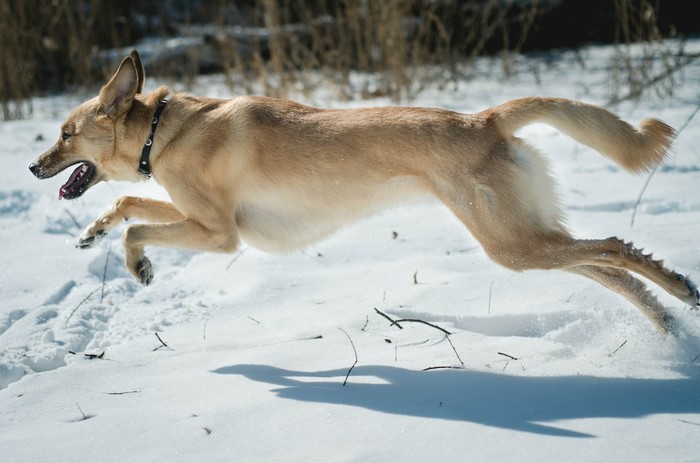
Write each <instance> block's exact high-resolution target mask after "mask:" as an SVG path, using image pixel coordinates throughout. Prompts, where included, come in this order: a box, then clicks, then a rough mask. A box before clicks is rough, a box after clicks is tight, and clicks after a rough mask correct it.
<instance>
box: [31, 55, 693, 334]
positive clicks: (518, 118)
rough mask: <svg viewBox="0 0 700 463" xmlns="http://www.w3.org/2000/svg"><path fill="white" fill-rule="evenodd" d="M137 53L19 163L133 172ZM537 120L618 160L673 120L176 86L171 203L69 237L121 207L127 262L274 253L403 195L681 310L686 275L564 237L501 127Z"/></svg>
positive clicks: (86, 238)
mask: <svg viewBox="0 0 700 463" xmlns="http://www.w3.org/2000/svg"><path fill="white" fill-rule="evenodd" d="M143 76H144V74H143V68H142V65H141V61H140V59H139V57H138V54H137V53H135V52H134V53H132V54H131V56H129V57H127V58H125V59H124V61H123V62H122V65H121V66H120V68H119V70H118V71H117V73H116V74H115V76H114V77H113V78H112V80H111V81H110V82H109V83H108V84H107V85H105V87H104V88H103V89H102V91H101V92H100V96H98V97H97V98H95V99H93V100H90V101H87V102H86V103H83V104H82V105H80V106H79V107H78V108H77V109H75V110H74V111H73V113H72V114H71V115H70V116H69V118H68V120H67V121H66V123H65V124H64V130H67V131H68V133H67V135H68V140H67V141H63V140H59V141H58V142H57V143H56V145H55V146H54V147H52V148H51V149H50V150H49V151H47V152H46V153H44V154H43V155H41V156H40V157H39V159H38V160H37V161H36V162H35V163H34V164H32V166H31V169H32V171H33V172H34V173H35V174H36V175H37V176H38V177H39V178H47V177H50V176H53V175H55V174H56V173H58V172H59V171H61V170H63V169H65V168H66V167H68V166H70V165H72V164H75V163H76V162H79V161H85V162H88V163H90V164H92V165H94V166H95V168H96V172H97V174H96V176H95V179H91V180H90V182H89V184H87V185H86V189H87V188H89V187H90V186H92V185H93V184H95V183H97V182H98V181H101V180H107V179H114V180H132V181H138V180H141V177H140V175H139V174H138V173H137V172H136V168H137V164H138V159H139V156H140V153H141V149H142V147H143V144H144V141H145V140H146V138H147V136H148V134H149V132H150V119H151V117H152V115H153V113H154V111H155V106H156V103H157V101H158V100H160V99H161V98H163V97H165V96H166V95H167V93H168V90H167V89H165V88H163V87H161V88H159V89H157V90H156V91H155V92H152V93H150V94H142V93H141V89H142V88H143V79H144V77H143ZM533 122H544V123H547V124H550V125H552V126H554V127H555V128H557V129H558V130H560V131H561V132H563V133H565V134H566V135H568V136H570V137H572V138H574V139H576V140H578V141H579V142H581V143H583V144H585V145H588V146H590V147H592V148H594V149H596V150H598V151H600V152H601V153H602V154H603V155H605V156H607V157H608V158H610V159H611V160H613V161H614V162H616V163H618V164H620V165H621V166H622V167H624V168H625V169H627V170H630V171H633V172H636V171H642V170H647V169H649V168H651V167H653V166H655V165H657V164H658V163H659V162H661V161H662V160H663V158H664V156H665V154H666V151H667V149H668V148H669V146H670V144H671V142H672V139H673V136H674V131H673V129H672V128H671V127H669V126H667V125H666V124H664V123H663V122H661V121H658V120H655V119H647V120H645V121H643V122H642V124H641V125H640V128H639V129H635V128H633V127H631V126H630V125H629V124H627V123H626V122H623V121H621V120H620V119H619V118H618V117H617V116H615V115H614V114H612V113H610V112H608V111H606V110H605V109H602V108H599V107H596V106H592V105H588V104H584V103H580V102H575V101H570V100H566V99H557V98H523V99H517V100H512V101H509V102H507V103H505V104H503V105H501V106H498V107H495V108H491V109H488V110H486V111H483V112H481V113H478V114H473V115H467V114H460V113H456V112H452V111H446V110H441V109H426V108H407V107H386V108H371V109H353V110H325V109H318V108H313V107H309V106H304V105H301V104H298V103H294V102H292V101H286V100H277V99H271V98H263V97H240V98H236V99H233V100H216V99H210V98H202V97H195V96H191V95H186V94H180V93H178V94H175V95H173V96H172V97H171V98H170V101H169V102H168V103H167V105H166V107H165V109H164V112H163V114H162V116H161V122H160V124H159V126H158V129H157V131H156V135H155V140H154V143H153V150H152V152H151V156H150V160H151V166H152V171H153V176H154V178H155V179H156V181H157V182H158V183H159V184H161V185H162V186H163V187H164V188H165V189H166V190H167V192H168V194H169V195H170V198H171V200H172V203H167V202H161V201H154V200H150V199H144V198H133V197H124V198H121V199H119V200H118V201H117V202H116V203H115V205H114V206H113V207H112V208H111V209H109V210H108V211H107V212H106V213H105V214H103V215H102V216H101V217H100V218H98V219H97V220H96V221H95V222H94V223H92V224H91V225H90V226H88V227H87V229H86V230H85V232H83V234H82V235H81V236H80V238H79V240H78V246H79V247H90V246H92V245H94V244H95V243H96V242H97V241H99V239H100V238H101V237H102V236H104V234H106V232H108V231H109V230H111V229H113V228H115V227H116V226H118V225H119V223H120V222H121V221H122V220H124V219H130V218H140V219H143V220H145V221H148V222H152V223H150V224H134V225H130V226H128V227H127V228H126V230H125V231H124V234H123V243H124V247H125V249H126V265H127V267H128V268H129V270H130V271H131V272H132V273H133V274H134V275H135V276H136V278H138V279H139V280H140V281H141V282H142V283H145V284H149V283H150V282H151V279H152V278H153V271H152V268H151V264H150V261H149V260H148V259H147V258H146V257H145V254H144V247H145V246H151V245H156V246H171V247H180V248H188V249H198V250H204V251H221V252H231V251H234V250H235V249H236V248H237V246H238V245H239V242H240V240H245V241H246V242H248V243H250V244H251V245H253V246H256V247H259V248H261V249H264V250H269V251H286V250H291V249H296V248H299V247H303V246H305V245H308V244H309V243H312V242H314V241H316V240H319V239H321V238H323V237H325V236H327V235H328V234H330V233H332V232H333V231H335V230H337V229H338V228H339V227H342V226H344V225H346V224H348V223H350V222H352V221H354V220H357V219H358V218H361V217H364V216H367V215H370V214H372V213H374V212H376V211H378V210H380V209H382V208H385V207H387V206H391V205H393V204H397V203H401V202H405V201H407V200H410V199H412V198H413V197H415V196H420V195H432V196H434V197H437V198H438V199H440V200H441V201H442V202H443V203H444V204H446V205H447V206H448V207H449V208H450V209H451V210H452V211H453V212H454V213H455V214H456V216H457V217H458V218H459V219H460V220H461V221H462V222H463V223H464V224H465V225H466V227H467V228H468V229H469V230H470V232H471V233H472V234H473V235H474V237H475V238H476V239H477V240H478V241H479V242H480V243H481V245H482V246H483V248H484V250H485V251H486V253H487V254H488V255H489V256H490V257H491V258H492V259H493V260H494V261H496V262H498V263H499V264H501V265H503V266H505V267H508V268H510V269H513V270H518V271H520V270H527V269H562V270H566V271H569V272H573V273H576V274H580V275H583V276H586V277H588V278H591V279H593V280H594V281H597V282H599V283H601V284H602V285H604V286H605V287H607V288H609V289H611V290H613V291H615V292H617V293H619V294H620V295H622V296H623V297H625V298H626V299H628V300H629V301H630V302H632V303H633V304H634V305H636V306H637V307H638V308H639V309H640V310H641V311H642V312H643V313H644V314H645V315H646V316H647V317H648V318H649V319H650V320H651V321H652V322H653V323H654V324H655V325H656V327H657V328H658V329H659V330H660V331H662V332H664V333H665V332H668V331H669V330H670V329H671V325H670V323H671V316H670V314H669V313H668V312H667V311H666V309H664V307H663V306H662V305H661V304H660V303H659V302H658V301H657V299H656V298H655V297H654V296H653V295H652V294H651V293H649V292H648V290H647V289H646V287H645V285H644V283H642V282H641V281H640V280H638V279H637V278H635V277H633V276H632V275H631V274H630V273H629V272H634V273H637V274H639V275H641V276H643V277H644V278H647V279H649V280H650V281H652V282H653V283H655V284H657V285H659V286H660V287H661V288H663V289H664V290H666V291H667V292H668V293H669V294H671V295H673V296H675V297H677V298H678V299H680V300H681V301H683V302H686V303H688V304H691V305H692V306H696V305H697V304H698V292H697V289H696V286H695V285H694V284H693V283H692V282H691V281H690V280H688V279H687V278H686V277H684V276H682V275H680V274H678V273H675V272H673V271H671V270H668V269H666V268H665V267H664V266H663V265H662V263H661V262H659V261H654V260H652V259H651V258H650V256H645V255H643V254H642V253H641V252H640V251H639V250H637V249H635V248H634V247H633V246H632V245H631V244H627V243H624V242H622V241H621V240H619V239H617V238H614V237H613V238H608V239H603V240H578V239H575V238H573V237H572V236H571V235H570V233H569V232H568V231H567V230H566V229H565V227H564V226H563V224H562V218H561V214H560V211H559V206H558V203H557V200H556V195H555V193H554V186H553V184H554V181H553V179H552V178H551V176H550V174H549V173H548V169H547V163H546V161H545V159H544V158H543V157H542V156H541V155H540V154H539V153H538V152H537V151H536V150H534V149H533V148H532V147H530V146H529V145H527V144H526V143H525V142H523V141H522V140H520V139H518V138H516V137H515V136H514V135H513V133H514V132H515V131H516V130H517V129H519V128H520V127H522V126H524V125H527V124H530V123H533Z"/></svg>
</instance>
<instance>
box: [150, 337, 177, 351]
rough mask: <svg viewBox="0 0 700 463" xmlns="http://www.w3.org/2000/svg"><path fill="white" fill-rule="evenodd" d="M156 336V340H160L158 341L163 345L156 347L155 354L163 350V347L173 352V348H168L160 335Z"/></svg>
mask: <svg viewBox="0 0 700 463" xmlns="http://www.w3.org/2000/svg"><path fill="white" fill-rule="evenodd" d="M154 334H155V335H156V338H158V340H159V341H160V343H161V344H162V345H161V346H158V347H156V348H155V349H153V352H155V351H157V350H158V349H162V348H163V347H165V348H166V349H170V350H173V348H172V347H170V346H168V345H167V344H166V343H165V341H163V340H162V339H161V338H160V336H159V335H158V333H154Z"/></svg>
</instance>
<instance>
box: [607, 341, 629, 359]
mask: <svg viewBox="0 0 700 463" xmlns="http://www.w3.org/2000/svg"><path fill="white" fill-rule="evenodd" d="M625 344H627V339H625V340H624V342H623V343H622V344H620V347H618V348H617V349H615V350H614V351H612V352H611V353H609V354H608V357H612V356H613V355H615V354H617V351H618V350H620V349H622V346H624V345H625Z"/></svg>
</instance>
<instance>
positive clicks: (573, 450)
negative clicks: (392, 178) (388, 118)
mask: <svg viewBox="0 0 700 463" xmlns="http://www.w3.org/2000/svg"><path fill="white" fill-rule="evenodd" d="M697 49H700V42H698V41H694V42H691V43H689V45H688V47H687V51H688V52H692V51H693V50H695V51H698V50H697ZM610 54H611V49H610V48H608V47H597V48H590V49H587V50H584V51H583V58H584V61H585V62H586V63H588V64H587V65H586V66H585V67H582V66H581V64H580V60H578V59H577V58H578V57H577V56H576V55H575V54H574V53H572V52H571V53H567V52H563V53H561V54H559V55H557V56H556V59H552V60H550V61H543V60H540V61H538V60H536V59H527V58H523V57H518V58H517V59H516V62H514V63H513V66H514V69H519V70H520V71H521V72H520V73H518V74H516V75H515V76H514V77H513V78H511V79H505V78H504V77H503V76H502V74H501V71H500V69H499V67H498V66H497V65H494V64H493V62H491V61H489V60H482V61H480V62H479V63H477V67H476V70H475V72H476V74H477V77H476V78H474V79H471V80H469V81H466V80H465V81H461V82H457V83H455V84H454V86H450V87H449V88H446V89H440V88H437V87H434V86H426V88H425V89H424V90H423V91H422V92H421V93H420V94H419V95H418V96H417V98H416V99H415V101H413V102H411V104H413V105H418V106H440V107H447V108H451V109H457V110H461V111H464V112H475V111H479V110H481V109H484V108H486V107H489V106H493V105H497V104H500V103H502V102H504V101H506V100H507V99H509V98H514V97H520V96H529V95H547V96H563V97H569V98H576V99H582V100H585V101H587V102H591V103H597V104H604V103H605V101H606V99H607V98H608V97H610V95H609V94H608V92H609V90H610V85H609V81H608V74H607V64H608V63H609V62H610ZM533 69H535V70H536V71H537V72H536V73H535V72H532V70H533ZM158 83H159V82H156V81H155V80H151V81H149V82H148V85H149V86H151V87H150V88H154V87H155V86H156V85H157V84H158ZM699 85H700V65H698V64H697V63H696V64H693V65H691V66H689V67H687V68H686V69H685V70H684V71H682V73H681V74H680V75H679V76H678V82H677V88H676V94H675V95H674V96H672V97H664V98H655V97H653V96H650V97H645V98H643V99H642V100H640V101H637V102H629V103H623V104H621V105H619V106H617V107H615V108H614V109H615V110H616V111H617V112H618V113H619V114H620V115H621V116H623V117H624V118H625V119H626V120H628V121H630V122H632V123H638V122H639V121H640V120H642V119H643V118H645V117H650V116H653V117H659V118H661V119H663V120H665V121H666V122H668V123H669V124H671V125H673V126H675V127H682V126H683V125H684V124H685V123H686V122H687V120H688V118H689V117H691V115H692V114H693V111H695V109H696V106H697V103H698V88H700V87H699ZM196 93H200V94H207V95H212V96H227V95H228V91H227V90H226V89H225V86H224V85H223V78H221V77H220V76H214V77H210V78H202V79H200V81H199V88H198V89H197V91H196ZM84 96H85V95H80V96H76V95H61V96H58V97H52V98H46V99H42V100H37V101H35V102H34V107H35V110H34V114H33V116H32V118H31V119H29V120H25V121H16V122H4V123H1V124H0V143H1V145H2V147H3V149H2V150H1V151H0V160H1V161H2V164H3V165H4V166H5V168H4V169H2V171H0V243H2V244H0V246H1V249H2V256H3V262H4V265H3V266H2V267H0V448H1V449H2V450H1V451H0V452H1V453H0V455H1V457H0V458H2V460H3V461H7V462H10V461H12V462H15V461H16V462H20V461H74V462H96V461H107V462H110V461H114V462H123V461H171V462H179V461H205V460H206V461H246V462H247V461H333V462H335V461H470V462H472V461H487V462H492V461H526V462H527V461H538V462H539V461H558V460H562V459H566V460H567V461H572V462H576V461H635V462H644V461H698V460H699V459H700V443H699V442H700V441H699V439H698V436H699V435H700V387H699V386H700V359H698V355H699V354H700V323H699V320H698V313H697V312H694V311H691V310H689V308H688V307H684V306H683V304H681V303H679V302H678V301H677V300H675V299H672V298H670V297H668V296H666V295H665V294H662V293H660V292H659V291H660V290H658V288H654V289H655V292H656V293H657V294H658V295H659V297H660V298H661V300H662V301H664V303H665V304H667V305H668V306H669V307H670V308H671V310H672V312H673V313H674V314H675V315H676V317H677V318H678V319H679V320H680V322H681V325H682V334H681V335H680V336H679V337H677V338H674V337H663V336H661V335H659V334H658V333H657V332H655V330H654V329H653V327H652V325H651V324H650V323H649V322H648V321H647V320H646V319H645V318H644V317H643V316H642V315H641V314H640V313H639V312H638V311H637V310H636V309H635V308H634V307H632V306H631V305H630V304H629V303H627V302H626V301H624V300H623V299H621V298H620V297H618V296H616V295H614V294H612V293H610V292H609V291H606V290H605V289H603V288H602V287H599V286H597V285H596V284H594V283H592V282H589V281H588V280H584V279H581V278H579V277H576V276H573V275H568V274H565V273H563V272H526V273H513V272H510V271H507V270H505V269H503V268H501V267H498V266H497V265H496V264H494V263H492V262H490V261H489V260H488V258H487V257H486V256H485V254H484V252H483V251H482V250H481V249H480V248H479V247H478V245H477V243H476V241H475V240H474V239H473V238H472V237H470V236H469V235H468V233H466V231H465V230H464V228H463V227H462V226H461V224H460V223H459V222H458V221H457V220H456V219H455V218H454V217H453V216H452V215H451V214H450V213H449V212H448V211H447V210H446V208H444V207H443V206H441V205H440V204H438V203H432V202H428V203H423V204H418V205H415V206H408V207H402V208H397V209H393V210H389V211H385V212H383V213H381V214H379V215H377V216H375V217H373V218H370V219H368V220H365V221H363V222H361V223H359V224H355V225H353V226H350V227H347V228H346V229H344V230H341V231H340V232H338V233H337V234H336V235H335V236H333V237H331V238H329V239H327V240H325V241H323V242H321V243H318V244H317V245H314V246H312V247H311V248H309V249H305V250H304V251H300V252H294V253H290V254H286V255H281V256H280V255H270V254H265V253H263V252H260V251H257V250H255V249H253V248H251V247H247V246H245V245H244V246H243V247H242V248H241V250H240V251H238V252H237V253H236V254H233V255H218V254H206V253H202V254H197V253H191V252H184V251H179V250H171V249H157V248H151V249H147V253H148V255H149V257H150V258H151V260H152V262H153V264H154V267H155V280H154V282H153V284H152V285H151V286H149V287H142V286H140V285H139V284H137V283H136V281H135V280H134V279H133V278H132V277H131V276H130V274H129V273H128V272H127V271H126V269H125V268H124V266H123V263H122V262H123V257H124V255H123V249H122V246H121V241H120V239H119V233H111V234H110V235H109V236H107V237H106V239H105V240H104V242H103V243H102V244H101V245H100V246H98V247H97V248H96V249H93V250H86V251H84V250H78V249H75V247H74V243H75V240H76V238H77V236H78V235H79V234H80V232H81V231H82V227H84V226H86V225H87V224H88V223H89V222H90V221H91V220H93V219H94V218H95V217H96V216H97V215H99V214H100V213H101V212H102V211H103V210H104V209H105V208H107V207H108V206H109V205H110V204H111V203H112V201H114V200H115V199H116V198H118V197H119V196H121V195H124V194H130V195H143V196H151V197H156V198H166V197H167V196H166V194H165V192H164V191H163V190H162V189H160V187H158V185H157V184H156V183H155V182H153V181H151V182H148V183H141V184H125V183H114V182H112V183H109V184H101V185H99V186H97V187H95V188H94V189H93V190H91V191H90V192H88V193H87V194H86V195H85V196H84V197H83V198H81V199H79V200H76V201H73V202H67V201H61V202H59V201H58V199H57V191H58V188H59V186H60V185H61V183H62V181H63V180H65V178H63V176H62V175H59V176H58V177H56V178H55V179H51V180H46V181H37V180H36V179H35V178H33V177H32V176H31V174H30V173H29V171H28V170H27V165H28V164H29V163H30V162H31V161H32V160H33V159H34V158H35V157H36V155H38V154H39V153H41V152H43V151H44V150H45V149H46V148H47V147H48V146H50V145H51V144H52V143H53V140H54V139H55V138H56V137H57V136H58V134H59V127H60V123H61V121H62V119H63V118H64V117H65V116H66V115H67V112H68V110H69V108H70V107H72V105H74V104H76V103H77V102H79V101H80V100H81V99H83V97H84ZM299 98H302V97H299ZM303 98H304V100H305V101H307V102H311V103H316V104H322V105H324V106H336V107H341V106H346V107H347V106H359V105H376V104H386V103H387V101H385V100H376V101H375V100H372V101H362V102H357V101H354V102H349V103H348V102H345V103H343V102H339V101H336V100H335V98H334V95H333V92H332V91H331V90H329V89H326V90H324V91H318V92H316V93H314V94H311V95H306V96H304V97H303ZM522 134H523V136H524V137H526V138H527V139H528V140H530V141H531V142H532V143H533V144H535V145H536V146H538V147H539V148H540V149H542V150H543V151H544V152H545V153H546V154H547V157H548V158H549V159H550V160H551V163H552V170H553V172H554V173H555V175H556V177H557V179H558V181H559V183H560V185H561V191H560V193H561V196H562V201H563V203H564V204H565V210H566V213H567V217H568V224H569V226H570V227H571V228H572V229H573V230H574V231H575V233H576V234H577V236H581V237H598V238H602V237H607V236H612V235H619V236H621V237H624V238H625V239H626V240H633V241H634V242H635V243H636V244H637V245H639V246H640V247H644V248H646V249H647V250H653V251H654V253H655V256H659V257H663V258H664V259H665V261H666V262H667V264H668V265H669V266H671V267H673V268H675V269H676V270H678V271H680V272H682V273H685V274H689V275H691V277H693V278H694V279H695V281H696V282H697V281H698V280H700V274H699V271H698V270H699V269H700V257H699V256H700V253H699V252H698V251H699V249H698V244H697V242H696V241H695V240H696V237H697V235H698V231H700V200H699V199H698V197H697V195H696V194H695V193H694V192H695V187H696V185H697V184H698V182H699V181H700V169H698V167H697V166H698V160H699V159H700V153H699V152H698V149H697V146H699V145H700V143H699V142H700V119H697V118H696V119H694V120H692V121H691V122H690V124H689V125H688V126H687V127H686V128H685V129H684V130H683V131H682V133H681V134H680V136H679V137H678V140H677V142H676V144H675V148H674V151H673V153H672V154H671V157H670V159H669V160H668V162H667V163H666V164H665V165H664V166H663V167H662V168H660V169H658V171H657V172H656V173H655V174H654V176H653V178H652V179H651V182H650V183H649V186H648V188H647V189H646V191H645V193H644V195H643V197H642V200H641V203H640V204H639V207H638V210H637V212H636V217H635V221H634V225H633V226H631V218H632V214H633V210H634V206H635V204H636V202H637V198H638V196H639V193H640V191H641V189H642V188H643V186H644V183H645V181H646V180H647V179H646V177H645V176H633V175H629V174H627V173H625V172H623V171H621V170H620V169H618V168H617V167H616V166H614V165H612V164H611V163H610V162H609V161H606V160H605V159H603V158H602V156H600V155H598V154H596V153H594V152H592V151H591V150H590V149H588V148H586V147H583V146H580V145H577V144H576V143H575V142H573V141H572V140H569V139H566V138H565V137H563V136H561V135H560V134H559V133H558V132H556V131H555V130H554V129H551V128H549V127H547V126H544V125H535V126H531V127H529V128H527V129H525V130H523V131H522ZM103 281H104V284H103ZM375 308H376V309H378V310H379V311H381V312H382V313H385V314H387V315H388V316H390V317H392V318H395V319H399V318H412V319H420V320H423V321H426V322H429V323H433V324H435V325H437V326H439V327H441V328H443V329H446V330H448V331H450V332H451V333H452V334H451V335H450V336H449V338H447V337H446V336H445V334H444V333H443V332H441V331H439V330H438V329H436V328H434V327H431V326H427V325H425V324H421V323H410V322H407V323H403V324H402V327H403V329H399V328H397V327H396V326H391V325H390V323H389V321H388V320H387V319H386V318H384V317H382V316H380V315H379V314H378V313H377V312H376V311H375ZM156 333H157V335H158V336H159V338H160V339H159V338H157V337H156ZM161 340H162V341H163V342H164V343H165V344H167V347H166V346H165V345H164V344H163V343H161ZM355 355H357V364H356V366H355V367H354V368H353V369H352V371H351V372H350V374H349V376H348V370H349V369H350V367H351V366H352V365H353V363H354V362H355ZM462 364H463V366H462ZM431 367H456V368H437V369H430V370H428V371H423V370H424V369H427V368H431ZM346 376H347V384H346V385H343V383H344V381H345V379H346Z"/></svg>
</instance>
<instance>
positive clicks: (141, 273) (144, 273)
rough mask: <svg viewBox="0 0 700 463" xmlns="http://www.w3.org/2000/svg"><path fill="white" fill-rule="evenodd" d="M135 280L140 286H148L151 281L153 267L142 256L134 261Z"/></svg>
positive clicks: (146, 258)
mask: <svg viewBox="0 0 700 463" xmlns="http://www.w3.org/2000/svg"><path fill="white" fill-rule="evenodd" d="M135 270H136V272H135V275H136V278H137V279H138V280H139V281H140V282H141V284H142V285H145V286H148V285H150V284H151V282H152V281H153V266H152V265H151V261H150V260H149V259H148V257H146V256H142V257H141V258H140V259H139V260H138V261H136V269H135Z"/></svg>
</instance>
